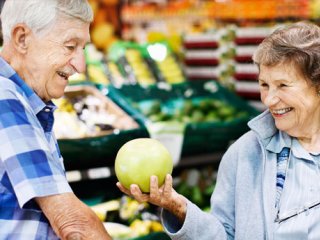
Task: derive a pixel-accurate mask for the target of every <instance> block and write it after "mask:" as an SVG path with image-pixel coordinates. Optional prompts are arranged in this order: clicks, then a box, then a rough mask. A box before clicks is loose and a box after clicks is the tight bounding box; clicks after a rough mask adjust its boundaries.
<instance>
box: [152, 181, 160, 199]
mask: <svg viewBox="0 0 320 240" xmlns="http://www.w3.org/2000/svg"><path fill="white" fill-rule="evenodd" d="M150 199H151V200H152V201H159V199H160V191H159V186H158V177H157V176H151V177H150Z"/></svg>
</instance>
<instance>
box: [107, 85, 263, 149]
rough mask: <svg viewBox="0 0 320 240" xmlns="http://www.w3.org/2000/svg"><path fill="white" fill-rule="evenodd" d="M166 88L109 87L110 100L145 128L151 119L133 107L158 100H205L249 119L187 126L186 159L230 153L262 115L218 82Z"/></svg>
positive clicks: (184, 144) (185, 140)
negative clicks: (232, 145)
mask: <svg viewBox="0 0 320 240" xmlns="http://www.w3.org/2000/svg"><path fill="white" fill-rule="evenodd" d="M166 87H167V88H166ZM166 87H165V88H159V87H158V86H151V87H148V88H143V87H141V86H139V85H135V86H123V87H121V88H120V89H116V88H114V87H113V86H108V96H109V97H110V98H111V99H112V100H113V101H114V102H116V103H117V104H118V105H119V106H121V107H122V108H123V109H124V110H125V111H126V112H127V113H128V114H130V115H131V117H133V118H134V119H135V120H136V121H137V122H138V123H139V124H141V125H146V123H147V121H148V119H147V117H146V116H145V115H144V114H143V113H142V112H141V111H139V110H137V109H136V108H135V107H133V106H134V105H137V104H139V103H141V102H145V101H148V100H154V99H157V100H160V101H161V102H163V103H165V102H168V101H172V100H176V99H195V98H201V97H204V98H210V99H211V98H212V99H219V100H223V101H225V102H228V103H230V104H231V105H232V106H234V107H236V108H237V109H239V110H242V111H246V112H247V113H248V116H247V117H245V118H241V119H235V120H233V121H228V122H201V123H189V124H187V126H186V130H185V137H184V142H183V148H182V155H192V154H199V153H209V152H214V151H217V150H224V149H226V148H227V147H228V145H229V144H230V142H231V141H233V140H235V139H237V138H238V137H240V136H241V135H242V134H243V133H245V132H246V131H248V126H247V122H248V121H249V120H250V119H251V118H253V117H254V116H256V115H257V114H258V113H259V112H258V111H257V110H256V109H254V108H253V107H251V106H250V105H249V104H248V103H247V102H246V101H244V100H243V99H241V98H240V97H238V96H237V95H235V94H234V93H233V92H231V91H230V90H228V89H226V88H225V87H223V86H222V85H220V84H219V83H218V82H215V81H189V82H187V83H182V84H177V85H170V86H166ZM169 107H170V106H169Z"/></svg>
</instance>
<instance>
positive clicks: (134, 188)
mask: <svg viewBox="0 0 320 240" xmlns="http://www.w3.org/2000/svg"><path fill="white" fill-rule="evenodd" d="M130 192H131V195H132V196H133V197H134V198H135V199H136V200H137V201H138V202H140V203H141V202H147V201H149V195H148V194H144V193H142V192H141V190H140V188H139V186H138V185H137V184H131V186H130Z"/></svg>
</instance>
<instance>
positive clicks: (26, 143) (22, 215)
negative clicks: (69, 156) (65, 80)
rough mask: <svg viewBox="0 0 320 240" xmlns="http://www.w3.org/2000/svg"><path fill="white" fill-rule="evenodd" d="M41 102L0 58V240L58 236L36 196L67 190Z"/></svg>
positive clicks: (49, 116) (48, 106)
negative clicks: (38, 203)
mask: <svg viewBox="0 0 320 240" xmlns="http://www.w3.org/2000/svg"><path fill="white" fill-rule="evenodd" d="M55 109H56V106H55V105H54V104H53V103H52V102H49V103H44V102H43V101H42V100H41V99H40V98H39V96H38V95H36V94H35V92H34V91H33V90H32V89H31V88H30V87H28V86H27V85H26V83H25V82H24V81H23V80H22V79H21V78H20V77H19V76H18V74H17V73H16V72H15V71H14V70H13V69H12V68H11V66H10V65H9V64H8V63H6V62H5V61H4V60H3V59H2V58H0V240H2V239H8V240H19V239H21V240H22V239H23V240H32V239H37V240H43V239H50V240H51V239H58V237H57V236H56V235H55V233H54V232H53V230H52V228H51V226H50V224H49V222H48V220H47V218H46V217H45V216H44V214H43V213H42V211H41V210H40V209H39V207H38V206H37V204H36V203H35V201H34V198H35V197H40V196H48V195H53V194H61V193H66V192H71V191H72V190H71V188H70V186H69V184H68V182H67V179H66V176H65V170H64V166H63V159H62V157H61V155H60V152H59V147H58V144H57V141H56V139H55V137H54V135H53V132H52V126H53V121H54V118H53V112H54V110H55Z"/></svg>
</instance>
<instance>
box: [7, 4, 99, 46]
mask: <svg viewBox="0 0 320 240" xmlns="http://www.w3.org/2000/svg"><path fill="white" fill-rule="evenodd" d="M59 17H71V18H76V19H79V20H81V21H84V22H92V21H93V12H92V9H91V7H90V5H89V3H88V2H87V0H6V1H5V3H4V5H3V8H2V11H1V24H2V34H3V40H4V42H6V41H9V40H10V38H11V31H12V28H13V27H14V26H15V25H16V24H18V23H24V24H26V25H27V26H28V27H30V29H32V31H33V32H34V33H35V34H40V33H44V32H46V31H48V30H50V28H51V27H52V26H53V23H54V22H55V21H56V20H58V19H59Z"/></svg>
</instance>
